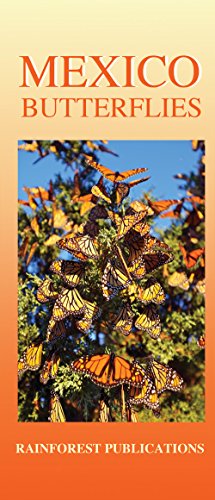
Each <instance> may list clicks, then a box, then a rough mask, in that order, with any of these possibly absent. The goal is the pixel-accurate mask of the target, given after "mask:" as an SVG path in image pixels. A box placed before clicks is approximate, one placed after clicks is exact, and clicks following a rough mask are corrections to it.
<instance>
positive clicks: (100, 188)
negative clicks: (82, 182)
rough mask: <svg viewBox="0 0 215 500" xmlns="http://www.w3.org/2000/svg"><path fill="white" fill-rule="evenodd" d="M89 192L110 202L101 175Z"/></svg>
mask: <svg viewBox="0 0 215 500" xmlns="http://www.w3.org/2000/svg"><path fill="white" fill-rule="evenodd" d="M91 193H92V195H93V196H95V197H96V198H102V200H104V201H106V202H107V203H111V199H110V197H109V195H108V193H107V191H106V189H105V187H104V185H103V177H100V179H99V182H98V183H97V184H96V185H95V186H93V187H92V188H91Z"/></svg>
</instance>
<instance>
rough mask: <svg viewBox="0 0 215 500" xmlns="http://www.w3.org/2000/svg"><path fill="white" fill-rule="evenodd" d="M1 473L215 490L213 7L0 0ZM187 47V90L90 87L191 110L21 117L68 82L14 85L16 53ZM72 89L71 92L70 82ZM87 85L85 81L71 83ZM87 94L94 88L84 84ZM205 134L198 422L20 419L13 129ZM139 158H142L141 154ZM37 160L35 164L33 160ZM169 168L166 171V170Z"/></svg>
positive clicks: (12, 485)
mask: <svg viewBox="0 0 215 500" xmlns="http://www.w3.org/2000/svg"><path fill="white" fill-rule="evenodd" d="M1 10H2V14H1V23H2V27H1V36H2V47H3V48H2V54H3V55H2V63H1V70H2V71H1V84H2V85H1V87H2V89H1V108H2V109H1V173H0V176H1V179H0V190H1V211H0V216H1V254H2V256H1V266H2V269H1V287H0V294H1V301H0V304H1V316H0V317H1V323H2V327H1V344H2V345H1V368H2V374H1V379H0V380H1V427H0V429H1V456H0V460H1V473H2V478H3V481H2V484H3V488H5V489H4V493H5V496H6V498H9V497H12V498H14V497H15V498H17V499H23V500H24V499H29V498H31V499H32V500H33V499H36V498H41V499H43V498H47V499H50V498H52V497H54V498H57V497H60V496H61V498H62V497H64V498H66V496H67V495H69V496H71V498H74V499H76V498H79V499H80V500H83V499H85V498H86V499H89V500H91V499H93V498H95V499H101V500H106V499H109V498H111V499H112V500H116V499H117V498H118V496H119V495H120V497H121V498H122V497H123V496H126V498H128V497H129V498H133V497H134V498H135V497H136V496H137V495H138V498H139V497H140V495H141V498H142V497H146V495H147V497H148V498H149V499H150V498H151V500H154V499H155V498H157V497H158V498H159V499H160V500H164V499H165V500H169V499H170V498H171V499H172V498H174V499H175V500H177V499H179V498H181V497H184V498H185V499H187V498H195V499H202V497H203V496H204V498H208V499H209V498H211V493H210V491H211V490H210V488H211V484H212V465H213V462H214V460H213V454H214V449H215V448H214V446H215V443H214V415H213V414H214V410H215V404H214V364H215V361H214V346H215V334H214V279H215V267H214V248H215V237H214V184H215V166H214V159H215V141H214V114H215V106H214V104H215V96H214V77H215V74H214V58H213V56H214V25H213V23H214V11H215V5H214V2H213V1H212V0H211V1H209V0H206V1H205V2H204V3H201V2H198V3H197V2H196V1H193V0H189V1H187V0H186V1H185V0H181V1H180V2H179V3H178V4H176V3H174V2H172V1H170V0H162V1H160V0H152V1H151V2H145V1H142V0H133V1H129V2H128V1H126V0H124V1H122V0H118V1H116V0H115V1H113V0H109V1H106V0H104V1H103V2H101V1H99V0H91V2H89V1H87V0H79V1H78V2H75V1H74V2H73V1H71V0H61V1H59V0H52V1H47V2H43V1H42V0H37V1H36V2H29V1H28V2H27V0H20V1H19V2H16V1H15V0H14V1H11V0H10V1H8V2H7V4H6V2H4V5H2V6H1ZM55 54H56V55H69V54H73V55H79V54H82V55H90V54H93V55H95V54H96V55H97V54H104V55H108V54H111V55H112V54H116V55H118V54H119V55H136V56H146V55H149V54H160V55H164V54H166V55H168V56H169V58H173V56H177V55H179V54H190V55H193V56H194V57H196V58H197V59H198V60H199V61H200V62H201V65H202V69H203V76H202V79H201V82H200V83H199V84H198V85H197V86H196V87H194V88H193V89H191V90H190V91H189V90H184V91H183V90H179V91H177V90H175V89H174V88H173V87H172V86H166V87H164V88H163V89H162V88H161V89H156V90H153V91H152V92H148V91H147V92H146V91H145V89H144V88H141V87H139V88H136V89H132V92H131V89H130V90H129V89H127V90H126V89H116V91H115V92H113V91H111V90H110V89H104V88H103V89H92V90H91V94H90V96H97V97H98V96H111V95H112V96H121V97H128V96H129V95H132V96H134V95H136V96H140V97H141V96H144V94H145V95H147V96H152V97H153V96H154V97H155V96H156V100H159V98H161V97H165V96H169V97H176V96H177V95H178V96H179V95H180V96H183V97H186V96H190V97H192V96H196V97H200V98H201V106H202V115H201V117H200V118H198V119H184V118H178V119H148V120H147V119H144V118H143V116H142V115H141V114H139V115H138V117H137V118H136V119H129V118H127V119H115V120H107V119H89V120H84V119H78V118H76V120H75V121H74V120H73V119H63V118H59V117H57V118H54V119H43V118H41V117H40V118H37V119H23V118H21V117H20V115H21V110H20V99H21V97H23V96H28V95H29V96H33V97H35V98H37V97H41V96H43V97H46V96H54V97H64V96H70V94H72V92H70V90H69V89H60V88H59V89H54V90H53V89H52V90H50V89H46V88H40V89H35V88H32V89H29V90H27V89H20V88H19V85H20V84H21V63H20V60H19V58H18V56H19V55H31V56H33V58H34V60H35V61H36V62H37V64H38V66H39V65H40V64H41V65H42V64H43V63H44V61H45V59H46V58H47V56H48V55H55ZM73 94H74V92H73ZM75 94H76V96H78V95H81V96H84V95H87V90H86V89H80V90H78V91H77V89H76V92H75ZM88 95H89V94H88ZM30 138H35V139H36V138H37V139H38V138H40V139H51V138H59V139H60V138H62V139H67V138H68V139H70V138H71V139H75V138H79V139H84V138H92V139H98V138H100V139H125V140H126V139H129V140H132V139H142V140H144V139H152V140H153V139H160V140H162V139H163V140H167V139H179V140H180V139H189V140H190V139H205V140H206V148H207V149H206V154H207V188H206V195H207V234H206V248H207V308H206V309H207V310H206V329H207V352H206V421H205V422H204V423H187V424H186V423H182V424H180V423H176V424H174V423H171V424H170V423H159V422H158V423H154V424H150V423H146V424H141V423H138V424H132V423H129V424H123V423H114V424H106V425H102V424H100V423H92V424H90V423H89V424H86V423H82V424H80V423H79V424H78V423H66V424H56V425H51V424H49V423H38V424H36V423H18V422H17V373H16V370H17V140H18V139H30ZM143 162H144V158H143ZM35 168H36V167H35ZM161 175H165V172H161ZM28 442H30V443H40V442H43V443H50V442H53V443H54V442H55V443H58V442H65V443H67V442H70V443H72V442H79V443H86V442H88V443H92V442H98V443H104V442H117V443H120V442H127V443H132V442H133V443H139V442H143V443H144V442H145V443H146V442H153V443H156V442H160V443H165V442H166V443H168V442H175V443H180V442H184V443H187V442H190V443H195V442H196V443H205V454H204V455H193V454H192V455H171V454H170V455H159V454H158V455H146V454H145V455H101V454H99V455H86V456H85V455H30V454H29V455H16V453H15V443H28Z"/></svg>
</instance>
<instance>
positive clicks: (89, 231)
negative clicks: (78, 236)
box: [83, 219, 99, 238]
mask: <svg viewBox="0 0 215 500" xmlns="http://www.w3.org/2000/svg"><path fill="white" fill-rule="evenodd" d="M83 229H84V234H86V235H88V236H90V237H91V238H95V237H96V236H98V234H99V225H98V224H97V222H95V221H92V220H90V219H88V221H87V222H85V224H84V228H83Z"/></svg>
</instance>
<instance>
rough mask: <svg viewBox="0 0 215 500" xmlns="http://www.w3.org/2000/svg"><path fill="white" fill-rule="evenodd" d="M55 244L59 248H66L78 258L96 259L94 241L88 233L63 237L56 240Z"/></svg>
mask: <svg viewBox="0 0 215 500" xmlns="http://www.w3.org/2000/svg"><path fill="white" fill-rule="evenodd" d="M57 246H58V247H59V248H60V249H61V250H67V252H70V253H72V254H73V255H74V256H75V257H76V258H77V259H80V260H87V258H90V259H98V252H97V248H96V241H95V240H94V239H92V238H91V237H90V236H88V235H84V236H77V237H75V238H68V239H66V238H64V239H62V240H60V241H58V242H57Z"/></svg>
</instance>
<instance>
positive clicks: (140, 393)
mask: <svg viewBox="0 0 215 500" xmlns="http://www.w3.org/2000/svg"><path fill="white" fill-rule="evenodd" d="M145 386H146V387H145ZM129 404H135V405H142V404H144V405H145V406H147V407H148V408H150V409H151V410H158V409H159V399H158V394H157V392H156V389H155V387H154V386H153V384H151V385H150V383H149V382H148V383H145V384H144V385H143V388H141V389H140V388H138V387H132V388H131V390H130V396H129Z"/></svg>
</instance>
